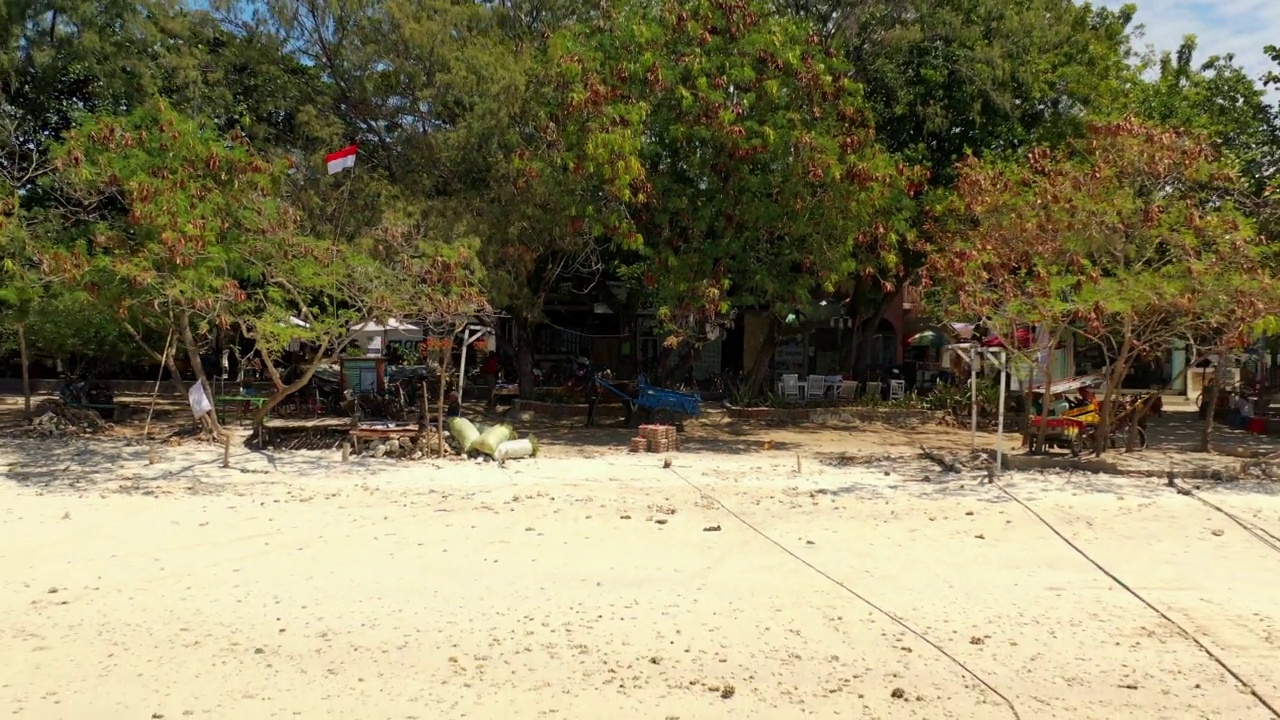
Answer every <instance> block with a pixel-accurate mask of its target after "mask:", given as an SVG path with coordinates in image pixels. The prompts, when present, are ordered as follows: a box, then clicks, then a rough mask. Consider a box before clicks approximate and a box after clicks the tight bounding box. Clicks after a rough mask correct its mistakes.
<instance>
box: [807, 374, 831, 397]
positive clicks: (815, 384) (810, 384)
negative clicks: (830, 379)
mask: <svg viewBox="0 0 1280 720" xmlns="http://www.w3.org/2000/svg"><path fill="white" fill-rule="evenodd" d="M826 394H827V383H826V380H825V379H824V378H823V377H822V376H821V375H810V376H809V377H808V378H806V379H805V393H804V399H805V400H821V399H822V398H823V396H825V395H826Z"/></svg>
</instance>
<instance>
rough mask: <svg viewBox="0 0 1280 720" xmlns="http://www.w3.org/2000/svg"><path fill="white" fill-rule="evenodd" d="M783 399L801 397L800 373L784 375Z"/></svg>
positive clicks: (797, 398)
mask: <svg viewBox="0 0 1280 720" xmlns="http://www.w3.org/2000/svg"><path fill="white" fill-rule="evenodd" d="M782 399H784V400H799V399H800V376H799V375H783V376H782Z"/></svg>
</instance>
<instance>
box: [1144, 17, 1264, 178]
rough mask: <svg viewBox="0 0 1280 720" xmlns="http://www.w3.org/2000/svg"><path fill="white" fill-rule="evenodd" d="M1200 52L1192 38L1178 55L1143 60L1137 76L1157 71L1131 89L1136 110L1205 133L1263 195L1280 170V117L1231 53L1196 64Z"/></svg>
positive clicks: (1154, 119) (1148, 117) (1162, 122)
mask: <svg viewBox="0 0 1280 720" xmlns="http://www.w3.org/2000/svg"><path fill="white" fill-rule="evenodd" d="M1195 50H1196V39H1195V37H1194V36H1188V37H1187V38H1186V39H1184V40H1183V42H1182V45H1181V46H1180V47H1179V48H1178V50H1177V52H1176V53H1172V52H1164V53H1161V54H1159V55H1157V54H1155V53H1149V54H1148V55H1147V56H1146V57H1144V58H1143V60H1142V62H1141V63H1139V65H1138V66H1137V68H1136V71H1137V72H1139V73H1149V72H1152V71H1158V72H1157V74H1156V76H1155V77H1154V79H1153V80H1151V81H1150V82H1142V83H1138V84H1136V85H1135V86H1134V88H1133V89H1132V94H1131V96H1130V98H1131V101H1132V103H1133V106H1134V112H1135V114H1136V115H1137V116H1138V117H1140V118H1142V119H1143V120H1146V121H1149V122H1153V123H1156V124H1159V125H1162V126H1164V127H1171V128H1181V129H1185V130H1195V131H1200V132H1203V133H1205V134H1206V135H1207V136H1208V137H1209V138H1210V139H1211V140H1213V141H1214V142H1216V143H1218V144H1219V146H1220V149H1221V151H1222V153H1223V154H1224V155H1225V156H1226V159H1228V160H1231V161H1234V162H1236V163H1237V164H1238V165H1239V167H1240V169H1241V171H1242V173H1243V175H1244V177H1245V179H1246V180H1247V181H1249V183H1250V186H1251V187H1250V189H1251V190H1252V191H1253V192H1255V193H1260V192H1261V191H1262V190H1263V188H1265V187H1266V186H1267V184H1268V182H1269V180H1271V179H1273V178H1274V177H1275V175H1276V173H1277V172H1280V113H1278V112H1277V109H1276V106H1275V105H1273V104H1272V103H1271V102H1269V101H1268V98H1267V97H1266V94H1265V92H1264V89H1263V88H1262V87H1261V86H1259V84H1258V83H1256V82H1255V81H1254V80H1253V78H1252V77H1250V76H1249V74H1248V73H1247V72H1246V71H1245V70H1244V69H1243V68H1241V67H1240V66H1239V65H1237V64H1236V63H1235V61H1234V58H1232V57H1231V56H1230V55H1227V56H1225V57H1223V56H1217V55H1214V56H1210V57H1209V58H1207V59H1206V60H1204V62H1202V63H1200V64H1199V65H1195V64H1193V58H1194V56H1195Z"/></svg>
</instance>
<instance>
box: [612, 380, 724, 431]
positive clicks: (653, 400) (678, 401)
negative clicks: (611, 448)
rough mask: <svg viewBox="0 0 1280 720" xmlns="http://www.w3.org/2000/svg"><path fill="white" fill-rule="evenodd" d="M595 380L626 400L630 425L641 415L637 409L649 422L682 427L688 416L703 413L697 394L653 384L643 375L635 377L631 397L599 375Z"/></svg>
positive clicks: (700, 398)
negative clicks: (634, 386) (634, 388)
mask: <svg viewBox="0 0 1280 720" xmlns="http://www.w3.org/2000/svg"><path fill="white" fill-rule="evenodd" d="M595 380H596V383H597V384H598V385H600V387H602V388H604V389H606V390H608V391H609V392H611V393H613V394H614V395H617V396H618V397H620V398H622V399H623V400H625V401H626V402H627V408H628V411H629V412H628V413H627V420H628V422H627V424H628V425H633V424H635V421H637V420H639V417H638V414H637V413H636V412H635V411H636V410H637V409H640V410H643V411H644V413H645V414H646V415H648V420H649V422H652V423H657V424H659V425H675V426H676V427H683V425H684V420H685V419H687V418H691V417H697V416H698V413H700V412H702V397H701V396H700V395H698V393H696V392H693V393H687V392H680V391H678V390H667V389H666V388H660V387H656V386H654V385H650V384H649V380H648V378H646V377H645V376H644V375H640V376H638V377H637V378H636V396H635V397H631V396H630V395H628V394H627V393H625V392H623V391H622V390H619V389H618V388H617V387H614V385H613V384H612V383H610V382H609V381H608V380H605V379H604V378H602V377H600V376H596V378H595Z"/></svg>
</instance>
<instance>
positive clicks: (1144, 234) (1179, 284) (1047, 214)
mask: <svg viewBox="0 0 1280 720" xmlns="http://www.w3.org/2000/svg"><path fill="white" fill-rule="evenodd" d="M1238 198H1247V195H1246V194H1245V192H1244V188H1243V185H1242V182H1241V179H1240V177H1239V175H1238V174H1237V173H1236V172H1235V168H1234V166H1233V165H1232V164H1231V163H1229V162H1224V160H1223V159H1222V158H1221V157H1220V156H1219V155H1218V154H1217V153H1216V152H1215V151H1214V150H1213V148H1212V147H1211V145H1209V144H1207V143H1206V141H1205V139H1204V138H1203V136H1201V135H1199V134H1195V133H1184V132H1175V131H1169V130H1163V129H1159V128H1154V127H1151V126H1147V125H1143V124H1141V123H1139V122H1137V121H1134V120H1124V121H1120V122H1115V123H1102V124H1097V125H1094V126H1092V127H1091V128H1090V130H1089V134H1088V136H1087V137H1086V138H1084V139H1082V140H1080V141H1076V142H1073V143H1070V144H1069V145H1068V146H1066V147H1064V148H1063V149H1061V150H1057V151H1053V150H1048V149H1037V150H1034V151H1032V152H1031V153H1030V154H1029V155H1028V157H1027V158H1025V160H1024V161H1022V162H998V161H985V162H979V161H976V160H970V161H968V162H966V163H964V164H963V165H962V166H961V168H960V171H959V180H958V183H957V195H956V197H955V198H950V199H948V200H946V201H945V202H944V204H943V205H942V206H941V209H940V212H939V214H938V215H937V216H936V218H935V222H936V223H937V225H936V227H935V229H936V230H937V231H938V232H940V233H942V234H944V236H945V237H946V238H947V239H948V241H949V242H950V245H951V248H952V249H951V251H950V252H947V253H939V254H937V255H935V256H934V258H933V259H932V262H931V264H930V267H929V278H930V280H931V281H932V283H933V284H935V285H937V286H940V287H943V288H946V289H947V290H948V291H949V292H950V293H951V295H952V297H953V298H954V299H955V302H956V305H957V307H958V308H959V309H960V310H962V311H964V312H966V313H971V314H976V315H979V316H986V317H991V316H998V317H1010V316H1021V319H1023V320H1024V321H1027V322H1058V323H1065V322H1072V323H1074V324H1075V325H1076V326H1077V327H1079V328H1080V329H1082V330H1084V331H1085V332H1087V333H1088V334H1089V335H1091V336H1093V337H1095V338H1100V339H1101V338H1109V339H1111V340H1112V341H1113V342H1114V344H1115V345H1116V346H1117V347H1116V350H1117V352H1120V350H1121V348H1122V347H1123V351H1124V352H1128V353H1133V354H1148V353H1153V352H1157V351H1160V350H1163V349H1164V348H1165V347H1167V343H1169V342H1170V341H1172V340H1181V339H1185V340H1192V341H1196V340H1200V339H1202V338H1204V337H1206V336H1212V337H1216V338H1235V339H1239V338H1243V337H1245V336H1247V335H1248V334H1249V332H1250V331H1251V330H1252V329H1254V327H1255V326H1256V323H1257V322H1258V321H1259V320H1261V319H1262V318H1264V317H1266V316H1268V315H1272V314H1275V313H1276V312H1277V311H1278V310H1280V306H1277V282H1276V276H1275V272H1274V268H1275V259H1276V258H1275V253H1274V249H1273V247H1272V245H1270V244H1269V243H1268V242H1267V241H1266V240H1265V239H1263V238H1260V237H1256V236H1255V235H1254V232H1253V227H1252V224H1251V223H1250V222H1249V220H1248V219H1247V218H1246V217H1245V216H1244V215H1243V214H1242V213H1241V212H1240V211H1239V210H1238V203H1237V199H1238Z"/></svg>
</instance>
